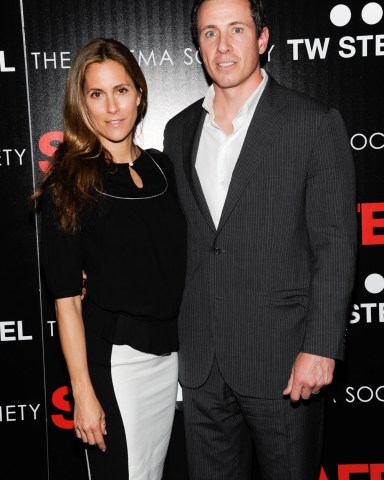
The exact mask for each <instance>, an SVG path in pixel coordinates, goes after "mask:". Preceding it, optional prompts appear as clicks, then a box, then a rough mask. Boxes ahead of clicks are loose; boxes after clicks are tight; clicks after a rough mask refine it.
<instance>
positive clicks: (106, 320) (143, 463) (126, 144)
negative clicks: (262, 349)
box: [33, 39, 186, 480]
mask: <svg viewBox="0 0 384 480" xmlns="http://www.w3.org/2000/svg"><path fill="white" fill-rule="evenodd" d="M146 106H147V85H146V81H145V78H144V75H143V73H142V71H141V69H140V67H139V65H138V63H137V62H136V60H135V58H134V56H133V55H132V54H131V52H130V51H129V49H128V48H127V47H125V46H124V45H122V44H121V43H120V42H117V41H115V40H110V39H96V40H93V41H91V42H90V43H88V44H87V45H85V46H84V47H83V48H82V49H81V50H80V51H79V53H78V54H77V56H76V58H75V59H74V62H73V64H72V66H71V70H70V71H69V75H68V79H67V84H66V92H65V102H64V140H63V142H62V144H61V145H60V146H59V148H58V149H57V151H56V153H55V155H54V158H53V162H52V166H51V169H50V171H49V172H48V174H47V175H46V176H45V177H44V178H43V181H42V183H41V186H40V188H39V190H38V191H37V192H36V193H35V195H34V196H33V199H35V200H38V204H39V205H40V204H41V206H42V231H41V237H42V240H41V256H42V264H43V270H44V274H45V278H46V281H47V284H48V287H49V289H50V290H51V292H52V294H53V296H54V298H55V304H56V315H57V324H58V329H59V334H60V341H61V346H62V350H63V353H64V357H65V360H66V363H67V367H68V372H69V376H70V384H71V389H72V393H73V398H74V426H75V432H76V435H77V437H78V438H80V439H82V440H83V442H85V443H86V444H88V445H87V449H86V452H87V462H88V470H89V478H92V480H97V479H103V480H105V479H106V478H109V479H111V480H120V479H121V480H128V478H129V479H130V480H160V479H161V477H162V471H163V464H164V460H165V456H166V453H167V448H168V443H169V439H170V434H171V430H172V422H173V417H174V412H175V402H176V393H177V376H178V371H177V353H176V352H177V350H178V337H177V315H178V309H179V304H180V300H181V295H182V290H183V285H184V274H185V246H186V240H185V228H186V226H185V223H184V217H183V215H182V213H181V211H180V209H179V205H178V201H177V197H176V188H175V182H174V177H173V171H172V167H171V164H170V161H169V160H168V158H167V157H166V156H165V155H164V154H163V153H161V152H159V151H156V150H153V149H152V150H141V149H140V148H139V147H138V146H137V145H136V144H135V142H134V139H135V131H136V127H137V126H138V124H139V123H140V121H141V120H142V118H143V116H144V114H145V110H146ZM83 271H85V272H86V276H87V280H86V285H85V286H86V297H85V299H84V300H83V301H81V294H82V287H83V277H82V272H83Z"/></svg>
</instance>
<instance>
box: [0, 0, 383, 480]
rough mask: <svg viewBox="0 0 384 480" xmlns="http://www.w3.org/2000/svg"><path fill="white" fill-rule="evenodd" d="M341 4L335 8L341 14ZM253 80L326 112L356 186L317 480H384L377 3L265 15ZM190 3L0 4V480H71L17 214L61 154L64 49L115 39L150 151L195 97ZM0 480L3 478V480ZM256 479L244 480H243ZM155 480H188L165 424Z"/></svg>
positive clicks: (65, 402) (71, 448)
mask: <svg viewBox="0 0 384 480" xmlns="http://www.w3.org/2000/svg"><path fill="white" fill-rule="evenodd" d="M339 1H343V3H339ZM266 3H267V13H268V19H269V22H268V23H269V26H270V30H271V40H270V45H269V49H268V52H267V54H266V55H265V59H264V61H265V68H266V69H267V70H268V71H269V72H270V73H271V74H272V75H273V76H274V77H275V78H276V79H277V80H278V81H280V82H281V83H282V84H284V85H286V86H289V87H293V88H295V89H297V90H300V91H302V92H305V93H308V94H310V95H312V96H315V97H317V98H320V99H322V100H324V101H326V102H327V103H329V104H331V105H333V106H334V107H336V108H338V109H339V110H340V111H341V113H342V115H343V117H344V119H345V122H346V125H347V129H348V133H349V135H350V142H351V148H352V150H353V155H354V160H355V165H356V174H357V193H358V196H357V205H356V215H357V216H358V219H359V232H358V235H359V250H358V269H357V275H356V285H355V291H354V294H353V298H352V302H351V308H350V317H349V318H348V322H349V328H348V331H347V334H346V346H347V349H346V350H347V356H346V362H345V364H344V365H342V366H339V367H338V370H337V371H336V379H335V382H334V384H333V386H332V388H331V389H330V390H329V394H328V397H327V409H326V413H327V416H326V441H325V447H324V454H323V462H322V465H323V467H322V472H321V475H320V479H319V480H349V479H352V480H354V479H356V480H357V479H361V480H368V479H369V480H381V479H383V478H384V440H383V435H382V431H383V412H384V376H383V371H384V356H383V351H384V350H383V343H384V115H383V110H384V108H383V107H384V95H383V77H384V16H383V10H384V0H379V1H377V2H369V1H367V0H324V1H321V2H319V1H318V0H294V1H292V2H287V1H285V0H266ZM191 6H192V0H177V1H173V0H20V2H19V1H17V0H5V1H3V2H2V5H1V7H0V107H1V129H0V208H1V221H2V229H1V240H2V242H1V279H2V282H1V303H0V368H1V378H2V380H1V388H0V436H1V439H2V441H1V443H2V452H1V461H0V476H1V478H4V480H8V479H16V480H19V479H24V478H29V476H33V477H34V478H38V479H39V480H45V479H51V480H67V479H69V478H70V479H71V480H83V479H85V478H87V476H86V466H85V458H84V454H83V449H82V445H81V444H80V443H81V442H79V441H78V440H77V439H76V438H75V435H74V432H73V421H72V413H71V407H70V401H69V397H68V378H67V375H66V369H65V366H64V362H63V358H62V355H61V351H60V347H59V340H58V333H57V327H56V322H55V316H54V310H53V305H52V301H51V299H50V298H49V297H48V295H47V292H46V290H45V286H44V284H43V283H42V280H41V277H40V273H39V266H40V265H39V248H38V245H39V218H38V217H36V216H35V214H34V213H33V210H32V209H31V206H30V204H29V201H28V197H29V196H30V195H31V194H32V193H33V191H34V189H35V188H36V185H37V183H38V182H39V180H40V178H41V175H42V173H43V172H44V171H46V169H47V168H48V167H49V162H50V158H51V156H52V154H53V152H54V151H55V148H56V147H57V145H58V143H59V142H60V140H61V139H62V120H61V111H62V102H63V92H64V83H65V79H66V75H67V73H68V69H69V68H70V63H71V60H72V58H73V57H74V55H75V53H76V52H77V50H78V49H79V48H80V46H82V45H83V44H84V43H86V42H88V41H89V40H91V39H92V38H95V37H99V36H103V37H113V38H116V39H118V40H120V41H122V42H123V43H125V44H126V45H128V46H129V48H130V49H131V50H132V52H133V53H134V55H135V56H136V58H137V60H138V61H139V63H140V65H141V67H142V69H143V71H144V73H145V75H146V78H147V81H148V85H149V108H148V114H147V117H146V119H145V121H144V124H143V127H142V129H141V130H140V132H139V140H138V141H139V144H140V145H142V146H143V147H155V148H158V149H160V150H161V149H162V140H163V129H164V126H165V124H166V122H167V120H168V119H170V118H171V117H172V116H173V115H174V114H176V113H177V112H179V111H180V110H181V109H183V108H184V107H186V106H187V105H189V104H190V103H192V102H193V101H195V100H197V99H198V98H200V97H201V96H203V95H204V94H205V92H206V89H207V80H206V77H205V75H204V72H203V70H202V66H201V62H200V59H199V55H198V52H196V48H195V47H194V45H193V42H192V40H191V36H190V16H189V14H190V9H191ZM5 472H9V473H5ZM256 477H257V472H255V478H256ZM164 479H168V480H170V479H178V480H187V479H188V474H187V470H186V457H185V444H184V432H183V414H182V412H181V411H177V412H176V415H175V424H174V429H173V434H172V439H171V444H170V448H169V453H168V457H167V461H166V466H165V472H164Z"/></svg>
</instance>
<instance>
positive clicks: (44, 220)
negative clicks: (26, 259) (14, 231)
mask: <svg viewBox="0 0 384 480" xmlns="http://www.w3.org/2000/svg"><path fill="white" fill-rule="evenodd" d="M49 190H50V189H49V188H48V189H47V191H46V192H45V194H44V196H43V199H42V205H41V237H40V259H41V266H42V273H43V278H44V280H45V282H46V285H47V287H48V289H49V290H50V292H51V293H52V295H53V296H54V298H66V297H74V296H76V295H81V292H82V286H83V277H82V270H83V256H82V245H81V237H80V233H79V232H76V233H67V232H64V231H62V230H60V229H59V228H58V225H57V222H56V219H55V207H54V204H53V200H52V197H51V194H50V191H49Z"/></svg>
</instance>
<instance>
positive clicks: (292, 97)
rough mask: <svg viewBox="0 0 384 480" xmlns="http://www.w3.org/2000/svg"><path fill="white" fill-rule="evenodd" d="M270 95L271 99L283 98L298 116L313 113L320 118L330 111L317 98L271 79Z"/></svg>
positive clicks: (324, 103) (329, 108)
mask: <svg viewBox="0 0 384 480" xmlns="http://www.w3.org/2000/svg"><path fill="white" fill-rule="evenodd" d="M271 93H272V98H276V97H281V98H283V99H284V102H285V103H286V105H287V106H288V107H290V108H293V109H294V110H295V111H297V113H298V114H299V113H303V114H308V113H313V114H319V115H321V116H322V115H325V114H326V113H327V112H329V110H331V109H332V107H331V106H330V105H328V104H327V103H326V102H324V101H322V100H320V99H319V98H316V97H314V96H312V95H309V94H308V93H303V92H301V91H299V90H297V89H296V88H293V87H287V86H284V85H282V84H280V83H279V82H277V81H276V80H274V79H273V78H271Z"/></svg>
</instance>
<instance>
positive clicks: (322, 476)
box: [319, 467, 328, 480]
mask: <svg viewBox="0 0 384 480" xmlns="http://www.w3.org/2000/svg"><path fill="white" fill-rule="evenodd" d="M319 480H328V477H327V475H326V474H325V471H324V468H323V467H321V471H320V477H319Z"/></svg>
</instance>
